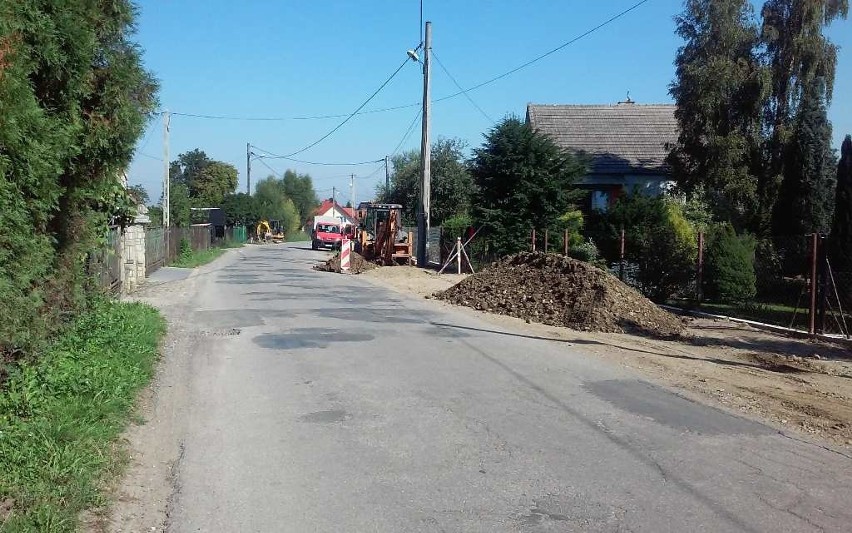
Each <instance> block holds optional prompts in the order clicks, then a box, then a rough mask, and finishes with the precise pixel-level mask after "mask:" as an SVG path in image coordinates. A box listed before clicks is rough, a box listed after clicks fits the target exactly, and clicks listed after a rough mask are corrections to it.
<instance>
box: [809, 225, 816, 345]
mask: <svg viewBox="0 0 852 533" xmlns="http://www.w3.org/2000/svg"><path fill="white" fill-rule="evenodd" d="M810 237H811V280H810V281H811V282H810V288H811V301H810V306H809V308H808V334H809V335H811V336H816V312H817V246H818V240H817V239H818V236H817V234H816V233H812V234H811V235H810Z"/></svg>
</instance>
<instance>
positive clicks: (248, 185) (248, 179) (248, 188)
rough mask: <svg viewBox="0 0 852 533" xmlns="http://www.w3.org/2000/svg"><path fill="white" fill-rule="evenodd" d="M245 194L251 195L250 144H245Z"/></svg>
mask: <svg viewBox="0 0 852 533" xmlns="http://www.w3.org/2000/svg"><path fill="white" fill-rule="evenodd" d="M246 194H251V143H246Z"/></svg>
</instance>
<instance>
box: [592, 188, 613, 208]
mask: <svg viewBox="0 0 852 533" xmlns="http://www.w3.org/2000/svg"><path fill="white" fill-rule="evenodd" d="M607 209H609V191H592V211H602V212H606V211H607Z"/></svg>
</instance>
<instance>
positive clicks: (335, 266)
mask: <svg viewBox="0 0 852 533" xmlns="http://www.w3.org/2000/svg"><path fill="white" fill-rule="evenodd" d="M377 266H378V265H376V264H375V263H371V262H369V261H367V260H366V259H364V257H363V256H361V254H359V253H357V252H352V254H351V255H350V256H349V273H350V274H360V273H361V272H364V271H365V270H371V269H373V268H376V267H377ZM314 270H321V271H322V272H340V253H339V252H338V253H337V254H335V255H334V257H332V258H331V259H329V260H328V261H325V262H323V263H320V264H318V265H316V266H315V267H314Z"/></svg>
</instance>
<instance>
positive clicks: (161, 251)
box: [145, 226, 212, 276]
mask: <svg viewBox="0 0 852 533" xmlns="http://www.w3.org/2000/svg"><path fill="white" fill-rule="evenodd" d="M210 228H211V227H210V226H190V227H188V228H169V229H168V231H166V230H164V229H163V228H148V229H147V230H146V231H145V275H146V276H148V275H150V274H151V273H152V272H155V271H156V270H157V269H158V268H160V267H163V266H166V265H170V264H172V263H173V262H174V261H175V259H177V257H178V256H179V255H180V252H181V246H182V244H181V243H186V245H188V246H189V247H190V248H191V249H192V250H194V251H198V250H207V249H208V248H210V246H211V242H212V233H211V229H210ZM166 243H168V249H166Z"/></svg>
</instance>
